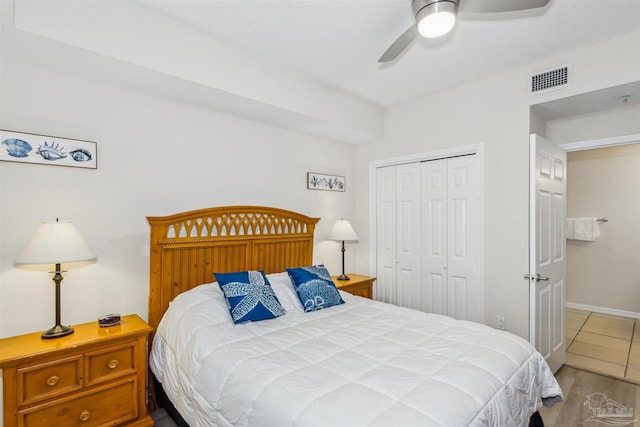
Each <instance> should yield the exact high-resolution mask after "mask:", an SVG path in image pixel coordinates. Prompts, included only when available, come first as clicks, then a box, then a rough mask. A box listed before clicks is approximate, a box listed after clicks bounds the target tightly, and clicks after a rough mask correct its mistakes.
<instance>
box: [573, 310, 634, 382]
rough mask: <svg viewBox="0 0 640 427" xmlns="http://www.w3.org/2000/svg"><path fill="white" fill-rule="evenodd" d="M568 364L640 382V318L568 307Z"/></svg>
mask: <svg viewBox="0 0 640 427" xmlns="http://www.w3.org/2000/svg"><path fill="white" fill-rule="evenodd" d="M566 320H567V322H566V326H567V329H566V334H567V359H566V363H565V364H566V365H568V366H571V367H574V368H578V369H582V370H586V371H589V372H593V373H597V374H603V375H607V376H611V377H614V378H619V379H624V380H626V381H630V382H633V383H636V384H640V321H638V320H634V319H630V318H626V317H619V316H610V315H607V314H599V313H591V312H588V311H581V310H573V309H567V311H566Z"/></svg>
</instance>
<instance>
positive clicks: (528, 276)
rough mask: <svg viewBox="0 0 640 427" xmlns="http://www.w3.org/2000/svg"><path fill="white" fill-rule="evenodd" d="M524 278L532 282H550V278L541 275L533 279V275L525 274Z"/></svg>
mask: <svg viewBox="0 0 640 427" xmlns="http://www.w3.org/2000/svg"><path fill="white" fill-rule="evenodd" d="M524 278H525V279H528V280H532V279H533V280H535V281H536V282H539V281H541V280H543V281H545V282H546V281H548V280H549V278H548V277H545V276H541V275H539V274H536V276H535V277H533V278H532V277H531V275H530V274H525V275H524Z"/></svg>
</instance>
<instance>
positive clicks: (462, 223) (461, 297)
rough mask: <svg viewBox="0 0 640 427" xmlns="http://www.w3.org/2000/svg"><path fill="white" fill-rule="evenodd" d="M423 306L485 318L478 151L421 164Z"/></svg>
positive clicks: (468, 317)
mask: <svg viewBox="0 0 640 427" xmlns="http://www.w3.org/2000/svg"><path fill="white" fill-rule="evenodd" d="M421 172H422V187H421V192H422V213H421V215H422V220H423V225H422V227H421V228H422V242H423V246H422V289H423V292H422V307H421V309H422V310H424V311H427V312H431V313H438V314H445V315H448V316H451V317H455V318H456V319H465V320H472V321H475V322H484V268H483V265H484V256H483V244H482V242H483V240H484V233H483V229H484V215H483V211H484V209H483V197H482V194H483V182H484V181H483V179H482V174H481V171H480V160H479V158H478V157H477V156H475V155H467V156H459V157H453V158H449V159H438V160H433V161H427V162H424V163H422V171H421Z"/></svg>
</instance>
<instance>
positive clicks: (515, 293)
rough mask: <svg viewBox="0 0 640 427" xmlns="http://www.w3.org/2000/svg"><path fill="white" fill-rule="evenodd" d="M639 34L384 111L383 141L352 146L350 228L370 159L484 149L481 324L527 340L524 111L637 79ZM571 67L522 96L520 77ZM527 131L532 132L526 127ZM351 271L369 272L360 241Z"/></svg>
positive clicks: (362, 209)
mask: <svg viewBox="0 0 640 427" xmlns="http://www.w3.org/2000/svg"><path fill="white" fill-rule="evenodd" d="M638 45H640V32H637V33H633V34H631V35H628V36H625V37H621V38H617V39H614V40H611V41H609V42H606V43H602V44H598V45H594V46H592V47H589V48H586V49H581V50H578V51H574V52H568V53H567V54H565V55H562V56H559V57H555V58H549V59H548V60H545V61H540V62H537V63H534V64H531V65H529V66H527V67H522V68H518V69H515V70H511V71H507V72H504V73H501V74H499V75H495V76H493V77H490V78H486V79H483V80H479V81H476V82H473V83H470V84H466V85H463V86H460V87H457V88H454V89H451V90H448V91H444V92H441V93H437V94H434V95H430V96H426V97H421V98H417V99H415V100H413V101H409V102H405V103H402V104H400V105H397V106H395V107H392V108H389V109H388V111H387V112H386V114H385V137H384V138H383V139H381V140H380V141H377V142H374V143H371V144H366V145H361V146H358V147H357V165H356V170H357V175H356V181H357V185H358V194H357V206H358V217H357V220H356V222H357V223H359V224H361V225H362V226H364V224H368V214H369V210H368V209H369V202H370V201H369V185H370V183H369V177H368V164H369V162H370V161H372V160H378V159H382V158H388V157H394V156H401V155H408V154H412V153H420V152H427V151H431V150H438V149H441V148H444V147H453V146H461V145H468V144H478V143H482V144H485V148H486V151H485V158H486V163H485V171H486V180H485V186H486V191H485V197H486V199H485V281H486V304H485V307H486V322H487V323H489V324H491V325H495V319H496V316H497V315H502V316H505V319H506V329H508V330H510V331H512V332H515V333H517V334H518V335H521V336H523V337H528V335H529V297H528V282H527V281H526V280H524V279H523V275H524V274H525V273H527V271H528V224H529V222H528V221H529V216H528V214H529V201H528V200H529V199H528V198H529V192H528V185H529V180H528V173H529V172H528V170H529V131H530V123H529V113H530V111H529V110H530V105H532V104H537V103H542V102H546V101H549V100H552V99H558V98H562V97H567V96H572V95H576V94H579V93H585V92H589V91H592V90H596V89H601V88H605V87H610V86H616V85H620V84H624V83H629V82H633V81H637V80H640V55H630V54H629V52H635V51H636V50H637V46H638ZM566 63H571V64H572V70H573V81H572V84H571V86H570V87H569V88H565V89H563V90H558V91H554V92H548V93H545V94H540V95H536V96H529V95H528V92H527V82H528V76H529V75H530V74H531V73H535V72H538V71H541V70H546V69H550V68H553V67H556V66H559V65H564V64H566ZM533 125H534V128H537V127H540V126H539V125H540V124H539V123H537V122H536V123H534V124H533ZM359 249H360V250H359V251H358V266H359V267H360V268H361V269H366V268H373V266H370V265H369V253H368V242H361V244H360V247H359Z"/></svg>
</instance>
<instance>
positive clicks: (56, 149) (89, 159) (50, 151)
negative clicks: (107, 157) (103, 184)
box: [0, 129, 98, 169]
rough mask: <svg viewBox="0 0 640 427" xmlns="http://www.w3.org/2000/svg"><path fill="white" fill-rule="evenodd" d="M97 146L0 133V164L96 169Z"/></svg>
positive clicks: (73, 141)
mask: <svg viewBox="0 0 640 427" xmlns="http://www.w3.org/2000/svg"><path fill="white" fill-rule="evenodd" d="M97 149H98V147H97V143H95V142H91V141H80V140H77V139H69V138H58V137H55V136H45V135H37V134H32V133H21V132H14V131H9V130H1V129H0V160H2V161H6V162H20V163H37V164H42V165H55V166H71V167H76V168H88V169H97V168H98V153H97Z"/></svg>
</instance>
